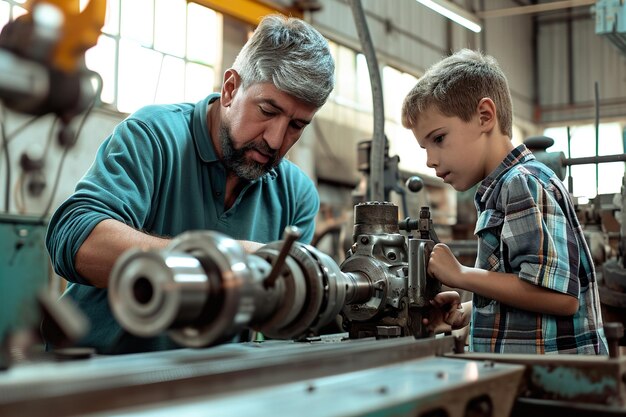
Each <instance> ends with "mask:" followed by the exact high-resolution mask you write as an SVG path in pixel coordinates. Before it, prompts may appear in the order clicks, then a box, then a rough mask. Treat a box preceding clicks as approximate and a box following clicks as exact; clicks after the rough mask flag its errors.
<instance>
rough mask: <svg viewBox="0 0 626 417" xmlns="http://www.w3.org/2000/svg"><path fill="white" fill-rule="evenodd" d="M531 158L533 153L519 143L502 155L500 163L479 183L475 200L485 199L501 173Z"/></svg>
mask: <svg viewBox="0 0 626 417" xmlns="http://www.w3.org/2000/svg"><path fill="white" fill-rule="evenodd" d="M533 159H535V155H533V153H532V152H531V151H530V150H529V149H528V148H527V147H526V145H524V144H521V145H519V146H518V147H517V148H514V149H513V150H512V151H511V152H509V153H508V154H507V156H505V157H504V160H502V162H501V163H500V165H498V167H497V168H496V169H495V170H494V171H493V172H492V173H491V174H489V175H488V176H487V178H485V179H484V180H483V181H482V182H481V183H480V185H479V186H478V189H477V190H476V200H477V201H480V202H484V201H486V199H487V198H488V196H489V194H490V191H491V190H492V189H493V186H494V185H495V184H497V183H498V180H499V179H500V177H501V176H502V175H504V174H505V173H506V172H507V171H508V170H509V169H511V168H512V167H514V166H515V165H518V164H520V163H524V162H527V161H530V160H533Z"/></svg>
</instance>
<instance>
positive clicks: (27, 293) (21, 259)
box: [0, 214, 49, 367]
mask: <svg viewBox="0 0 626 417" xmlns="http://www.w3.org/2000/svg"><path fill="white" fill-rule="evenodd" d="M45 233H46V223H45V221H44V219H42V218H41V217H35V216H22V215H12V214H0V343H1V345H2V350H1V351H0V366H2V367H6V366H8V363H7V361H8V358H6V355H5V350H6V348H7V344H8V343H9V339H10V337H11V335H12V334H15V333H18V332H20V331H22V330H30V329H36V328H37V327H38V326H39V322H40V321H41V310H40V307H39V302H38V296H39V294H40V293H41V292H43V291H45V290H46V287H47V284H48V270H49V258H48V254H47V252H46V249H45V246H44V237H45Z"/></svg>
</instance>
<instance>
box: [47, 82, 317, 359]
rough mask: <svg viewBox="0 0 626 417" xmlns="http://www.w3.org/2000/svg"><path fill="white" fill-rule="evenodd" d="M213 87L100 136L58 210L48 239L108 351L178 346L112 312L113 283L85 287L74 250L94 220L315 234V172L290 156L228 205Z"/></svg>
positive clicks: (242, 236)
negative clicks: (212, 126)
mask: <svg viewBox="0 0 626 417" xmlns="http://www.w3.org/2000/svg"><path fill="white" fill-rule="evenodd" d="M218 98H219V94H212V95H210V96H208V97H207V98H206V99H204V100H202V101H200V102H198V103H197V104H191V103H184V104H173V105H153V106H147V107H144V108H142V109H140V110H139V111H137V112H136V113H134V114H132V115H131V116H129V117H128V118H127V119H126V120H124V121H123V122H121V123H120V124H119V125H118V126H117V127H116V128H115V130H114V131H113V133H112V134H111V135H110V136H109V137H108V138H107V139H106V140H105V141H104V142H103V144H102V145H101V147H100V149H99V150H98V153H97V155H96V159H95V161H94V163H93V165H92V166H91V168H90V169H89V170H88V172H87V173H86V174H85V176H84V177H83V178H82V179H81V180H80V182H79V183H78V185H77V186H76V190H75V192H74V194H73V195H72V196H70V197H69V198H68V199H67V200H66V201H65V202H64V203H63V204H62V205H61V206H60V207H59V208H58V209H57V211H56V212H55V213H54V215H53V216H52V218H51V220H50V225H49V228H48V233H47V236H46V246H47V248H48V251H49V253H50V256H51V259H52V263H53V266H54V269H55V271H56V273H57V274H59V275H60V276H62V277H64V278H66V279H67V280H68V281H70V284H69V285H68V288H67V290H66V292H65V294H64V297H70V298H71V299H73V300H74V302H75V303H76V304H78V307H79V308H80V309H81V310H82V311H83V312H84V313H85V314H86V315H87V317H88V319H89V320H90V323H91V331H90V333H89V334H88V335H87V336H86V337H85V339H84V340H83V341H82V342H81V345H84V346H93V347H96V348H97V349H98V351H99V352H101V353H121V352H133V351H148V350H162V349H168V348H171V347H174V346H173V344H172V342H170V341H169V339H168V338H167V337H165V336H162V337H158V338H153V339H138V338H135V337H132V336H130V335H128V334H126V333H125V332H124V331H123V330H122V329H121V328H120V326H119V325H118V324H117V322H116V321H115V319H114V318H113V316H112V314H111V311H110V309H109V305H108V300H107V291H106V290H103V289H98V288H95V287H93V286H91V285H88V284H87V282H86V280H85V279H84V278H82V277H81V276H79V274H78V273H77V272H76V270H75V269H74V257H75V256H76V253H77V251H78V248H79V247H80V246H81V245H82V243H83V242H84V240H85V239H86V238H87V236H88V235H89V234H90V233H91V231H92V230H93V228H94V227H95V226H96V225H97V224H98V223H99V222H101V221H102V220H105V219H115V220H118V221H120V222H122V223H125V224H127V225H129V226H132V227H133V228H135V229H137V230H143V231H146V232H148V233H150V234H156V235H159V236H169V237H174V236H176V235H178V234H180V233H182V232H185V231H188V230H215V231H218V232H222V233H225V234H227V235H228V236H230V237H232V238H234V239H238V240H252V241H256V242H263V243H266V242H271V241H275V240H280V239H281V238H282V233H283V230H284V228H285V226H288V225H294V226H298V227H299V228H300V229H301V230H302V237H301V239H300V240H301V241H303V242H305V243H308V242H310V241H311V239H312V237H313V232H314V227H315V224H314V221H315V216H316V215H317V212H318V210H319V197H318V194H317V191H316V189H315V186H314V184H313V182H312V181H311V179H310V178H309V177H307V175H306V174H304V172H303V171H301V170H300V169H299V168H298V167H297V166H295V165H294V164H293V163H291V162H289V161H287V160H283V161H282V162H281V163H280V164H279V165H278V166H277V167H276V168H275V169H273V170H272V171H271V172H269V173H267V174H266V175H264V176H263V177H261V178H259V179H258V180H255V181H252V182H250V183H248V184H246V186H245V187H244V189H243V190H242V191H241V193H240V194H239V196H238V197H237V200H236V201H235V203H234V204H233V206H232V207H231V208H230V209H228V210H224V191H225V183H226V171H225V169H224V166H223V165H222V163H221V162H220V161H219V160H218V158H217V155H216V153H215V149H214V148H213V144H212V143H213V142H212V141H211V137H210V134H209V128H208V126H207V117H206V116H207V110H208V105H209V104H210V103H211V102H212V101H213V100H216V99H218Z"/></svg>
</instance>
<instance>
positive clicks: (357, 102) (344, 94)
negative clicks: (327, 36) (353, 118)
mask: <svg viewBox="0 0 626 417" xmlns="http://www.w3.org/2000/svg"><path fill="white" fill-rule="evenodd" d="M329 45H330V52H331V54H332V56H333V58H334V59H335V88H334V89H333V92H332V93H331V96H330V99H331V100H332V101H334V102H335V103H337V104H338V105H339V106H343V107H347V108H350V109H352V110H356V111H357V112H371V111H372V89H371V86H370V78H369V72H368V70H367V62H366V61H365V57H364V56H363V55H362V54H359V53H357V52H355V51H354V50H352V49H350V48H347V47H345V46H342V45H338V44H336V43H334V42H329Z"/></svg>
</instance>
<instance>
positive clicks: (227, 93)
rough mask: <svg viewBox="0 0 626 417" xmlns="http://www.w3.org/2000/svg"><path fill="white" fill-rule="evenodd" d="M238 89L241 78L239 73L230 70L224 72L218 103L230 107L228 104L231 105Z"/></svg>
mask: <svg viewBox="0 0 626 417" xmlns="http://www.w3.org/2000/svg"><path fill="white" fill-rule="evenodd" d="M240 87H241V77H240V76H239V73H238V72H237V71H235V70H234V69H232V68H229V69H227V70H226V72H224V82H223V83H222V92H221V97H220V103H221V104H222V105H223V106H225V107H228V106H230V103H232V101H233V99H234V98H235V94H236V93H237V91H238V90H239V88H240Z"/></svg>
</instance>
